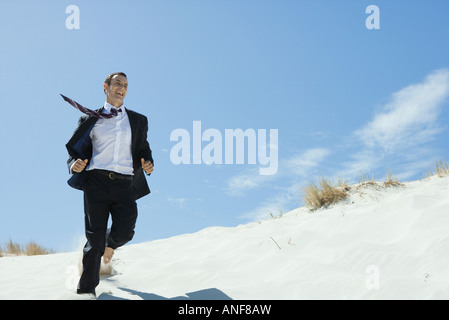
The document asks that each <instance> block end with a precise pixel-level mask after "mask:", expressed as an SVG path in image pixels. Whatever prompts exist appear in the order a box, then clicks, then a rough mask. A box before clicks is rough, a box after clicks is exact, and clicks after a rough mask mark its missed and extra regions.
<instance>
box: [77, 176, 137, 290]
mask: <svg viewBox="0 0 449 320" xmlns="http://www.w3.org/2000/svg"><path fill="white" fill-rule="evenodd" d="M83 191H84V223H85V232H86V238H87V242H86V245H85V246H84V249H83V272H82V275H81V278H80V281H79V283H78V290H77V292H78V293H95V287H96V286H97V285H98V284H99V283H100V265H101V257H102V256H103V254H104V251H105V247H110V248H112V249H114V250H115V249H117V248H118V247H120V246H123V245H124V244H126V243H127V242H129V241H130V240H131V239H132V238H133V236H134V228H135V225H136V220H137V204H136V200H135V199H136V193H135V191H134V189H133V188H132V187H131V181H129V180H121V179H110V178H109V177H108V176H105V175H102V174H100V173H98V171H96V170H92V171H88V172H87V178H86V180H85V182H84V185H83ZM109 214H110V215H111V217H112V224H111V228H110V229H108V228H107V226H108V219H109Z"/></svg>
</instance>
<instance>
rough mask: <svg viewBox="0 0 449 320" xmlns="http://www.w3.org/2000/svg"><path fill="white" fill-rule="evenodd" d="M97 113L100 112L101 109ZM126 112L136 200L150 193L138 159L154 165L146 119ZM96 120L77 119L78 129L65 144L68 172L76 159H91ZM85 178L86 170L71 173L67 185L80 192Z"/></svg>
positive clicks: (92, 118)
mask: <svg viewBox="0 0 449 320" xmlns="http://www.w3.org/2000/svg"><path fill="white" fill-rule="evenodd" d="M97 111H98V112H101V111H102V109H99V110H97ZM126 112H127V114H128V118H129V124H130V126H131V135H132V138H131V154H132V157H133V167H134V179H133V182H132V187H133V188H134V189H135V192H136V200H137V199H139V198H141V197H143V196H146V195H147V194H149V193H150V188H149V187H148V183H147V180H146V178H145V175H144V171H143V169H142V163H141V160H140V159H141V158H144V159H145V161H148V160H150V161H151V162H152V163H154V161H153V157H152V152H151V149H150V145H149V144H148V141H147V132H148V119H147V117H145V116H144V115H141V114H139V113H137V112H134V111H132V110H129V109H126ZM97 120H98V119H97V118H95V117H92V116H87V115H82V116H81V118H80V119H79V121H78V127H77V128H76V130H75V132H74V133H73V136H72V138H70V140H69V142H68V143H67V144H66V148H67V151H68V152H69V159H68V160H67V165H68V168H69V172H70V168H71V166H72V164H73V163H74V162H75V161H76V160H77V159H82V160H85V159H88V160H89V161H90V159H91V158H92V139H91V138H90V132H91V131H92V129H93V127H94V125H95V123H96V122H97ZM70 173H72V172H70ZM85 178H86V170H83V171H82V172H80V173H73V174H72V177H71V178H70V179H69V180H68V184H69V185H70V186H71V187H73V188H75V189H79V190H82V188H83V183H84V180H85Z"/></svg>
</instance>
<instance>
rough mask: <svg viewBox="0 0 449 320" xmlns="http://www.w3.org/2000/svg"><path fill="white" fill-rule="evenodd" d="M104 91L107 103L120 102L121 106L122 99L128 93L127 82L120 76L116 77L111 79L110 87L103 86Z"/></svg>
mask: <svg viewBox="0 0 449 320" xmlns="http://www.w3.org/2000/svg"><path fill="white" fill-rule="evenodd" d="M104 89H105V90H106V97H107V98H108V100H109V101H111V102H121V104H123V99H125V97H126V93H127V92H128V80H127V79H126V77H124V76H122V75H116V76H114V78H112V80H111V84H110V85H108V84H107V83H105V84H104Z"/></svg>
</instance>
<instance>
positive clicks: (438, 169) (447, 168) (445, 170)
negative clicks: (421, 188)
mask: <svg viewBox="0 0 449 320" xmlns="http://www.w3.org/2000/svg"><path fill="white" fill-rule="evenodd" d="M434 169H435V172H433V171H432V170H429V172H428V173H427V176H428V177H430V176H434V175H437V176H438V177H440V178H442V177H444V176H447V175H449V164H448V163H447V162H446V161H437V162H435V168H434Z"/></svg>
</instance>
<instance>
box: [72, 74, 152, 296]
mask: <svg viewBox="0 0 449 320" xmlns="http://www.w3.org/2000/svg"><path fill="white" fill-rule="evenodd" d="M103 88H104V92H105V95H106V103H105V104H104V106H103V108H101V109H99V110H98V111H97V112H99V113H102V114H109V113H112V114H114V115H115V114H117V116H115V117H112V118H107V119H103V118H97V117H94V116H92V115H90V116H88V115H83V116H81V118H80V119H79V122H78V128H77V129H76V130H75V132H74V134H73V136H72V138H71V139H70V141H69V142H68V143H67V145H66V147H67V150H68V152H69V160H68V161H67V164H68V167H69V171H70V173H71V174H72V177H71V178H70V179H69V181H68V183H69V185H70V186H72V187H73V188H76V189H80V190H83V192H84V213H85V231H86V238H87V243H86V245H85V246H84V250H83V272H82V275H81V278H80V281H79V284H78V289H77V293H79V294H94V295H95V287H96V286H97V285H98V284H99V282H100V278H99V272H100V264H101V257H102V256H103V261H104V263H109V262H110V261H111V259H112V256H113V254H114V250H115V249H116V248H118V247H120V246H123V245H124V244H125V243H127V242H128V241H130V240H131V239H132V238H133V236H134V227H135V223H136V219H137V204H136V200H137V199H139V198H141V197H143V196H145V195H147V194H149V193H150V189H149V188H148V184H147V181H146V178H145V175H144V173H143V172H144V171H145V173H146V174H147V175H150V174H151V173H152V172H153V157H152V152H151V149H150V146H149V144H148V142H147V131H148V120H147V118H146V117H145V116H143V115H141V114H139V113H137V112H134V111H132V110H129V109H127V108H125V107H124V106H123V100H124V99H125V97H126V94H127V91H128V79H127V76H126V74H124V73H122V72H118V73H113V74H111V75H109V76H108V77H107V78H106V80H105V82H104V85H103ZM114 109H115V110H114ZM109 214H111V217H112V225H111V228H110V229H107V224H108V219H109Z"/></svg>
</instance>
